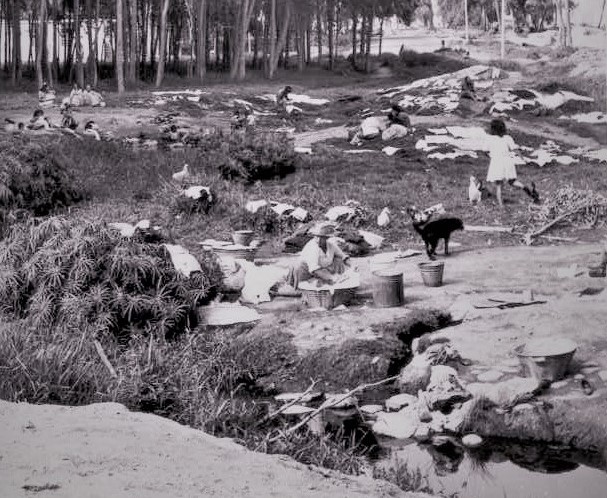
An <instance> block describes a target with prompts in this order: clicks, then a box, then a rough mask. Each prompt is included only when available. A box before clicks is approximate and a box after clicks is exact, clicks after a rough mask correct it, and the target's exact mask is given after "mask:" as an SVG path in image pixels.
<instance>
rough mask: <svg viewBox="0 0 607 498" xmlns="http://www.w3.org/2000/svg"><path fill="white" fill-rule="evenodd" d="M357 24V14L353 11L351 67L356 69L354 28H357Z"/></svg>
mask: <svg viewBox="0 0 607 498" xmlns="http://www.w3.org/2000/svg"><path fill="white" fill-rule="evenodd" d="M357 26H358V16H357V15H356V14H355V13H352V67H353V68H354V69H356V28H357ZM361 29H362V28H361Z"/></svg>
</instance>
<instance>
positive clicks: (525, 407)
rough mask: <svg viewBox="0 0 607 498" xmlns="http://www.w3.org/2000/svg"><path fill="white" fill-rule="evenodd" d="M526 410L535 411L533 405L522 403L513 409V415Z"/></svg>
mask: <svg viewBox="0 0 607 498" xmlns="http://www.w3.org/2000/svg"><path fill="white" fill-rule="evenodd" d="M525 410H533V405H532V404H531V403H521V404H520V405H516V406H515V407H514V408H513V409H512V413H517V412H524V411H525Z"/></svg>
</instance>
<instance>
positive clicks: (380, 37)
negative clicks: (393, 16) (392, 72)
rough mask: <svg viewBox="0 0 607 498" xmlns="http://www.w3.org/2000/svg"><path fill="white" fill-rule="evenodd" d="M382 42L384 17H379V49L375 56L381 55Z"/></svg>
mask: <svg viewBox="0 0 607 498" xmlns="http://www.w3.org/2000/svg"><path fill="white" fill-rule="evenodd" d="M433 29H434V28H433ZM383 41H384V16H381V19H380V20H379V47H378V51H377V55H381V47H382V43H383Z"/></svg>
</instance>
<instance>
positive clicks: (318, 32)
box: [316, 0, 322, 65]
mask: <svg viewBox="0 0 607 498" xmlns="http://www.w3.org/2000/svg"><path fill="white" fill-rule="evenodd" d="M316 44H317V46H318V64H319V65H320V60H321V59H322V14H321V11H320V1H319V0H316Z"/></svg>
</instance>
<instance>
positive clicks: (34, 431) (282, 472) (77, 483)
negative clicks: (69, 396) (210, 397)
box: [0, 401, 428, 498]
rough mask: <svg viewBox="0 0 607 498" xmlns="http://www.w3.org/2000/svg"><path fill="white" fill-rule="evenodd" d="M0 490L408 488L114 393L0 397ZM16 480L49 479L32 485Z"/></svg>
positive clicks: (215, 492) (66, 496) (87, 497)
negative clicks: (258, 447)
mask: <svg viewBox="0 0 607 498" xmlns="http://www.w3.org/2000/svg"><path fill="white" fill-rule="evenodd" d="M0 424H1V427H2V429H0V461H1V464H0V496H2V497H6V498H19V497H31V496H36V495H37V496H52V497H55V498H98V497H99V498H123V497H129V498H148V497H149V498H155V497H158V498H182V497H183V498H186V497H187V498H194V497H201V498H202V497H205V498H206V497H211V496H213V497H225V498H235V497H239V498H245V497H251V498H253V497H254V498H264V497H280V498H285V497H302V498H303V497H306V498H307V497H310V498H311V497H318V498H345V497H361V498H364V497H374V496H377V497H409V498H415V497H418V498H423V497H424V496H428V495H422V494H408V493H405V492H403V491H401V490H399V489H398V488H396V487H394V486H392V485H390V484H388V483H386V482H383V481H376V480H372V479H370V478H366V477H348V476H344V475H341V474H338V473H335V472H331V471H327V470H320V469H317V468H314V467H311V466H305V465H302V464H299V463H296V462H294V461H293V460H292V459H290V458H288V457H283V456H270V455H264V454H260V453H254V452H251V451H248V450H246V449H244V448H243V447H241V446H238V445H237V444H235V443H233V442H231V441H230V440H227V439H217V438H214V437H212V436H209V435H208V434H205V433H203V432H201V431H197V430H194V429H190V428H187V427H184V426H181V425H179V424H177V423H175V422H172V421H170V420H167V419H163V418H161V417H157V416H154V415H147V414H142V413H132V412H129V411H128V410H127V409H126V408H125V407H124V406H122V405H119V404H116V403H104V404H96V405H89V406H85V407H62V406H52V405H29V404H26V403H22V404H14V403H8V402H5V401H0ZM24 485H30V486H44V485H57V486H59V488H58V489H55V490H45V491H40V493H39V494H38V493H33V492H32V491H27V490H25V489H23V486H24Z"/></svg>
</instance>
